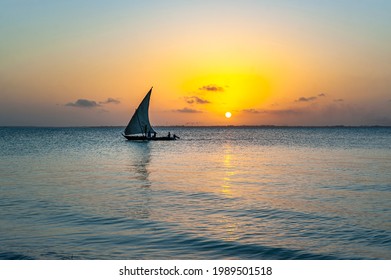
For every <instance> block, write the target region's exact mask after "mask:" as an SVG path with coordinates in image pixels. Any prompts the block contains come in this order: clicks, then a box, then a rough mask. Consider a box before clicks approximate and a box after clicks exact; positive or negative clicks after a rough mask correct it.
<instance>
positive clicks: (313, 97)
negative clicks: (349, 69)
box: [295, 93, 326, 102]
mask: <svg viewBox="0 0 391 280" xmlns="http://www.w3.org/2000/svg"><path fill="white" fill-rule="evenodd" d="M319 97H326V94H325V93H320V94H318V95H317V96H310V97H305V96H302V97H300V98H299V99H296V100H295V102H311V101H315V100H316V99H318V98H319Z"/></svg>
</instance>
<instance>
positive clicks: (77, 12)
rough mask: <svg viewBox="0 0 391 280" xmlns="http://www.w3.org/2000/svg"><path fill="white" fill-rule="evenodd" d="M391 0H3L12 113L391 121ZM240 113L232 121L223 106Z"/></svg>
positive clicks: (196, 121) (40, 120) (193, 121)
mask: <svg viewBox="0 0 391 280" xmlns="http://www.w3.org/2000/svg"><path fill="white" fill-rule="evenodd" d="M390 14H391V1H386V0H384V1H380V0H367V1H360V0H356V1H353V0H352V1H346V0H345V1H344V0H339V1H326V0H325V1H320V0H319V1H309V0H308V1H282V0H265V1H262V0H259V1H246V0H244V1H243V0H242V1H229V0H226V1H213V0H208V1H125V0H123V1H120V0H113V1H96V0H94V1H92V0H90V1H87V0H77V1H76V0H67V1H53V0H46V1H44V0H2V1H0V97H1V102H0V125H36V126H41V125H42V126H84V125H98V126H100V125H102V126H103V125H123V126H125V125H126V124H127V123H128V121H129V119H130V117H131V115H132V113H133V112H134V110H135V108H136V107H137V106H138V104H139V102H140V101H141V100H142V98H143V97H144V95H145V94H146V93H147V91H148V90H149V88H150V87H151V86H154V90H153V94H152V99H151V106H150V118H151V122H152V124H153V125H391V20H390ZM227 111H230V112H232V118H230V119H227V118H225V116H224V113H225V112H227Z"/></svg>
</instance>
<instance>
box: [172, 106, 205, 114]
mask: <svg viewBox="0 0 391 280" xmlns="http://www.w3.org/2000/svg"><path fill="white" fill-rule="evenodd" d="M174 112H179V113H202V111H198V110H194V109H191V108H187V107H185V108H183V109H178V110H174Z"/></svg>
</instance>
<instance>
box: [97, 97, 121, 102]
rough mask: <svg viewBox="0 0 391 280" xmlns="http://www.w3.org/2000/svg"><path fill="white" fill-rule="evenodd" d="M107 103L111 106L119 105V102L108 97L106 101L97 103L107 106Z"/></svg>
mask: <svg viewBox="0 0 391 280" xmlns="http://www.w3.org/2000/svg"><path fill="white" fill-rule="evenodd" d="M109 103H113V104H119V103H121V101H119V100H117V99H114V98H111V97H109V98H107V100H106V101H101V102H99V104H109Z"/></svg>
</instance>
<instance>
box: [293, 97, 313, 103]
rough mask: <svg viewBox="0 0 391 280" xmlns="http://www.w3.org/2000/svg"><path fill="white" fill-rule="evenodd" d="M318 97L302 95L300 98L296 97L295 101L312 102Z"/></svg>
mask: <svg viewBox="0 0 391 280" xmlns="http://www.w3.org/2000/svg"><path fill="white" fill-rule="evenodd" d="M317 98H318V97H316V96H310V97H304V96H303V97H300V98H299V99H296V100H295V102H310V101H314V100H316V99H317Z"/></svg>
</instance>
